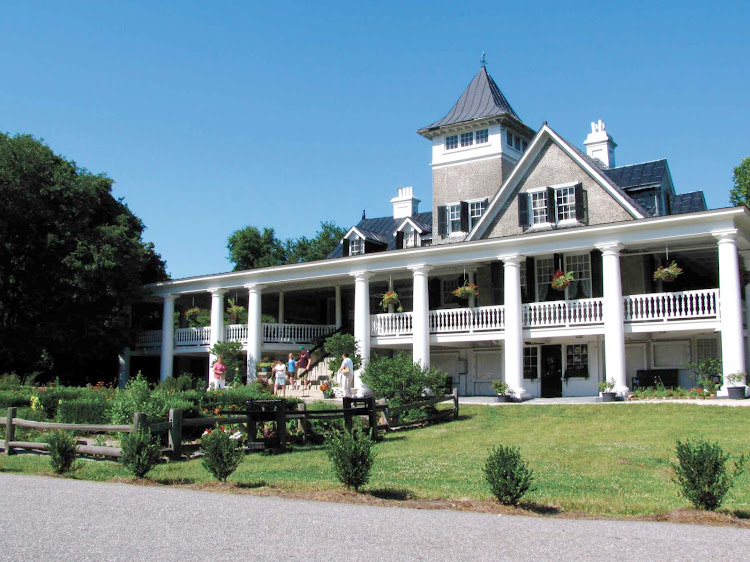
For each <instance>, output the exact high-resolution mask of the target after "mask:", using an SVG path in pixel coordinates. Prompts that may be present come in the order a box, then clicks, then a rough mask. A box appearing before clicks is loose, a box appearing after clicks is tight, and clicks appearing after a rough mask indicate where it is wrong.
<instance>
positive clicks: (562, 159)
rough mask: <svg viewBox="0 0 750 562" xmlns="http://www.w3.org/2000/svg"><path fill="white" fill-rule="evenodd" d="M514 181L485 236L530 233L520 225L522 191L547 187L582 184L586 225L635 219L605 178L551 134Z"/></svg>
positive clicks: (493, 236)
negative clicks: (574, 157)
mask: <svg viewBox="0 0 750 562" xmlns="http://www.w3.org/2000/svg"><path fill="white" fill-rule="evenodd" d="M537 140H540V139H537ZM529 156H531V155H529ZM519 165H520V163H519ZM511 180H514V183H515V186H514V187H512V192H511V194H508V195H506V199H505V202H504V204H503V205H502V207H501V208H500V209H496V210H495V212H496V214H495V216H494V217H493V218H492V219H491V222H490V223H489V226H488V227H487V228H486V229H485V231H484V234H483V235H482V236H481V237H482V238H499V237H503V236H514V235H518V234H523V233H524V232H526V231H527V230H528V229H527V228H524V227H522V226H520V225H519V208H518V207H519V194H521V193H524V194H525V193H527V192H529V191H534V190H537V189H540V188H545V187H547V186H559V185H577V184H581V186H582V188H583V194H584V201H585V218H584V220H583V221H582V222H583V224H585V225H595V224H606V223H612V222H620V221H625V220H633V218H634V217H633V214H632V213H631V212H630V211H628V210H627V209H626V208H625V207H624V206H623V205H622V203H621V202H620V201H618V200H617V199H616V197H615V196H614V195H613V194H612V193H611V192H610V191H609V190H607V189H605V188H604V187H602V185H601V178H594V177H592V175H591V173H590V172H589V171H588V170H586V169H585V168H584V167H583V166H582V165H581V163H579V162H577V161H575V160H574V159H573V158H572V157H571V156H570V155H569V154H568V153H566V152H565V151H564V150H563V149H562V148H561V147H560V146H559V145H558V144H557V143H555V142H554V141H553V139H552V138H551V137H548V138H547V139H546V141H545V142H544V144H543V145H542V146H541V147H540V148H538V151H537V153H536V155H535V156H534V157H533V160H532V161H531V162H530V163H528V165H527V168H526V170H525V172H523V174H522V175H521V176H520V177H517V178H511ZM508 187H511V186H510V185H509V186H508ZM488 218H489V217H488Z"/></svg>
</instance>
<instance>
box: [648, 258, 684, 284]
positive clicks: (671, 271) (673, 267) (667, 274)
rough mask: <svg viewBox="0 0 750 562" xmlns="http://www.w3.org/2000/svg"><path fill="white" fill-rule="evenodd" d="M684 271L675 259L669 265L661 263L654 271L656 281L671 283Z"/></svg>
mask: <svg viewBox="0 0 750 562" xmlns="http://www.w3.org/2000/svg"><path fill="white" fill-rule="evenodd" d="M681 273H682V268H681V267H680V266H678V265H677V262H675V261H673V262H672V263H670V264H669V265H668V266H667V267H664V266H663V265H660V266H659V267H658V268H657V269H656V271H654V281H659V280H662V281H664V282H665V283H671V282H672V281H674V280H675V279H677V278H678V277H679V276H680V274H681Z"/></svg>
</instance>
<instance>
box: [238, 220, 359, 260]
mask: <svg viewBox="0 0 750 562" xmlns="http://www.w3.org/2000/svg"><path fill="white" fill-rule="evenodd" d="M344 234H346V230H345V229H343V228H341V227H339V226H336V224H335V223H334V222H332V221H328V222H321V223H320V230H318V232H316V233H315V236H314V237H313V238H307V237H305V236H302V237H300V238H287V239H286V240H284V241H281V240H279V239H278V238H276V233H275V231H274V229H273V228H264V229H263V232H261V231H260V230H259V229H258V228H257V227H255V226H246V227H245V228H242V229H240V230H236V231H234V232H233V233H232V234H231V235H230V236H229V240H228V243H227V249H228V250H229V260H230V261H231V262H232V263H234V270H235V271H240V270H243V269H256V268H259V267H271V266H274V265H283V264H286V263H300V262H307V261H315V260H322V259H325V258H326V257H327V256H328V254H330V253H331V252H332V251H333V250H334V248H336V245H337V244H338V243H339V240H340V239H341V238H342V237H343V236H344Z"/></svg>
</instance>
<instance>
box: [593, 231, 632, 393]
mask: <svg viewBox="0 0 750 562" xmlns="http://www.w3.org/2000/svg"><path fill="white" fill-rule="evenodd" d="M597 248H598V249H599V250H601V252H602V271H604V272H605V275H606V276H607V280H606V282H605V283H604V291H603V299H602V304H603V307H602V308H603V313H604V362H605V366H604V375H605V377H606V378H607V380H610V379H613V380H614V381H615V388H614V391H615V392H616V393H617V394H623V395H626V394H627V393H628V392H629V388H628V381H627V371H626V369H625V324H624V313H623V300H622V279H621V277H620V250H622V248H623V246H622V244H618V243H612V244H605V245H602V246H597Z"/></svg>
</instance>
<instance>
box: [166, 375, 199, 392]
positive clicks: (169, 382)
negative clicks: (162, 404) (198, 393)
mask: <svg viewBox="0 0 750 562" xmlns="http://www.w3.org/2000/svg"><path fill="white" fill-rule="evenodd" d="M194 387H195V383H194V381H193V375H191V374H190V373H183V374H181V375H180V376H179V377H177V378H175V377H167V378H166V379H164V380H163V381H161V382H160V383H159V390H160V391H162V392H166V393H168V394H174V393H175V392H185V391H187V390H192V389H193V388H194Z"/></svg>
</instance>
